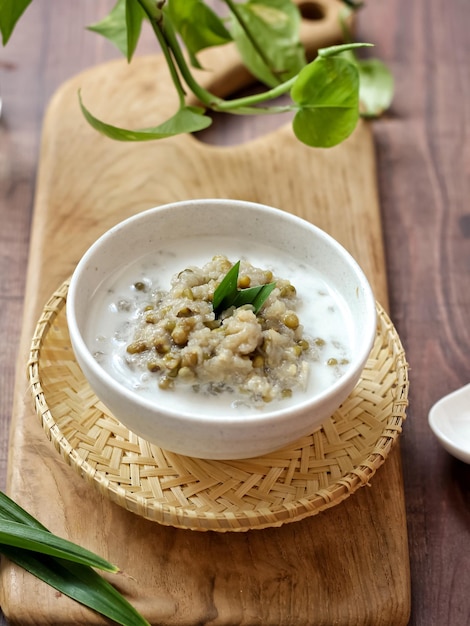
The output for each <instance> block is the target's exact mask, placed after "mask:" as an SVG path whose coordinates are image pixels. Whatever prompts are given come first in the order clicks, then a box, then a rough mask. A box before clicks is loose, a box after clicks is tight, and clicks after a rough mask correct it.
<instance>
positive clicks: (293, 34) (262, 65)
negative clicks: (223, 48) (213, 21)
mask: <svg viewBox="0 0 470 626" xmlns="http://www.w3.org/2000/svg"><path fill="white" fill-rule="evenodd" d="M236 7H237V13H239V15H240V17H241V19H242V20H243V23H244V25H245V26H246V29H247V30H248V31H249V33H251V35H252V36H253V38H255V39H256V40H257V42H258V48H259V49H261V51H262V56H263V57H264V58H262V57H261V56H260V53H259V52H260V50H259V49H258V50H256V49H255V48H254V46H253V43H252V41H251V39H250V37H249V36H247V32H246V30H245V28H244V27H243V24H240V22H239V21H238V20H237V19H235V18H233V19H232V27H231V32H232V35H233V38H234V40H235V42H236V44H237V47H238V50H239V52H240V54H241V57H242V59H243V62H244V64H245V65H246V66H247V68H248V69H249V70H250V71H251V72H252V74H253V75H254V76H256V78H258V79H259V80H260V81H261V82H263V83H264V84H266V85H269V86H270V87H274V86H276V85H277V84H279V83H281V82H284V81H286V80H288V79H289V78H292V77H293V76H295V75H296V74H297V73H298V72H299V71H300V70H301V69H302V68H303V67H304V66H305V65H306V58H305V50H304V47H303V45H302V44H301V42H300V38H299V25H300V19H301V17H300V12H299V10H298V8H297V6H296V5H295V4H294V3H293V2H292V0H248V2H246V3H244V4H237V5H236ZM266 62H267V64H268V65H267V64H266Z"/></svg>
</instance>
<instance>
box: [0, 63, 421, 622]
mask: <svg viewBox="0 0 470 626" xmlns="http://www.w3.org/2000/svg"><path fill="white" fill-rule="evenodd" d="M219 56H220V55H219ZM212 58H213V57H212ZM208 59H210V57H208ZM217 68H218V69H217V72H216V76H215V79H214V84H217V85H219V87H218V88H220V89H225V90H228V89H231V88H233V87H234V86H237V87H238V86H240V85H241V84H243V80H245V78H246V76H245V77H244V75H243V72H241V71H239V69H238V68H237V65H236V63H235V61H234V58H233V57H232V56H231V55H230V54H229V55H227V56H224V58H223V59H220V58H219V59H217ZM79 88H81V89H82V94H83V98H84V101H85V103H86V104H87V106H89V108H90V109H91V110H92V111H93V113H94V114H95V115H97V116H98V117H102V118H104V119H106V121H108V122H110V123H114V124H116V125H123V126H129V127H146V126H151V125H156V124H157V123H159V122H160V121H162V120H163V119H164V118H165V117H167V116H168V115H169V114H170V113H171V112H172V111H174V110H175V105H176V103H175V97H174V94H173V90H172V88H171V87H170V83H169V79H168V77H167V74H166V69H165V67H164V64H163V60H162V58H160V57H155V58H142V59H139V60H137V61H136V62H135V63H133V64H132V65H131V66H128V65H127V64H126V63H125V62H120V61H119V62H114V63H109V64H106V65H103V66H98V67H95V68H93V69H90V70H88V71H86V72H85V73H83V74H81V75H79V76H77V77H75V78H73V79H72V80H70V81H69V82H68V83H66V84H65V85H63V86H62V87H61V88H60V89H59V91H58V92H57V94H56V95H55V97H54V98H53V100H52V102H51V104H50V107H49V109H48V113H47V116H46V119H45V123H44V132H43V142H42V151H41V157H40V168H39V175H38V184H37V193H36V203H35V215H34V224H33V230H32V240H31V252H30V264H29V270H28V282H27V292H26V306H25V314H24V324H23V333H22V342H21V349H20V355H19V362H18V375H17V383H16V390H15V405H14V411H13V422H12V434H11V448H10V457H9V478H8V491H9V493H10V495H11V496H12V497H13V498H14V499H15V500H17V501H18V502H19V503H20V504H21V505H22V506H24V507H25V508H26V509H27V510H29V511H30V512H31V513H32V514H33V515H35V516H36V517H38V518H39V519H40V520H41V521H42V522H43V523H44V524H45V525H46V526H47V527H48V528H49V529H50V530H52V531H53V532H55V533H57V534H59V535H61V536H64V537H67V538H69V539H71V540H73V541H75V542H77V543H79V544H81V545H83V546H86V547H88V548H90V549H91V550H94V551H96V552H98V553H100V554H102V555H103V556H104V557H106V558H108V559H109V560H111V561H112V562H114V563H117V564H118V565H119V566H120V567H121V568H122V569H123V570H124V571H125V573H126V574H125V575H124V576H120V577H118V582H117V584H118V585H119V588H120V590H121V591H123V592H124V593H125V594H126V595H127V596H128V597H129V599H130V600H131V601H132V602H133V604H134V605H135V606H136V608H137V609H139V610H140V611H141V612H142V613H143V614H144V615H145V616H146V617H147V618H148V619H149V621H150V622H151V623H153V624H165V625H166V624H168V625H180V624H181V625H182V624H184V625H192V624H194V625H196V624H197V625H199V624H211V625H214V626H216V625H222V624H224V625H230V626H233V625H234V624H243V625H248V624H262V625H263V626H270V625H272V626H280V625H282V626H288V625H292V626H301V625H307V624H309V625H312V626H320V625H327V626H331V625H333V624H336V625H343V626H352V625H354V626H361V625H366V624H368V625H374V626H380V625H393V626H400V625H405V624H406V623H407V622H408V617H409V610H410V592H409V564H408V548H407V534H406V520H405V509H404V499H403V485H402V473H401V465H400V455H399V450H398V448H395V450H394V451H393V452H392V454H391V455H390V456H389V458H388V459H387V461H386V463H385V464H384V466H383V467H382V468H380V470H379V471H378V472H377V474H376V476H375V477H374V479H373V481H372V485H371V487H370V488H365V489H360V490H359V491H358V492H357V493H356V494H355V495H353V496H351V497H350V498H349V499H347V500H346V501H345V502H343V503H342V504H340V505H338V506H335V507H334V508H332V509H330V510H328V511H325V512H323V513H321V514H319V515H317V516H315V517H311V518H308V519H305V520H303V521H301V522H297V523H292V524H287V525H285V526H283V527H281V528H277V529H267V530H257V531H249V532H246V533H241V534H233V533H232V534H231V533H229V534H217V533H212V532H207V533H198V532H193V531H185V530H177V529H173V528H168V527H163V526H159V525H158V524H155V523H152V522H149V521H146V520H144V519H141V518H140V517H137V516H136V515H133V514H132V513H130V512H127V511H125V510H124V509H121V508H120V507H119V506H117V505H116V504H113V503H111V502H110V501H109V500H108V499H106V498H105V497H103V496H102V495H100V494H99V493H98V492H97V491H96V490H95V488H94V487H93V486H92V485H89V484H87V483H86V482H85V481H84V480H83V479H82V478H80V477H79V476H78V475H77V474H76V473H75V472H74V471H73V470H72V469H71V468H70V467H69V466H67V465H66V463H65V462H64V461H63V460H62V459H61V457H60V456H59V455H58V453H57V452H56V451H55V449H54V447H53V446H52V444H51V443H50V442H49V441H48V440H47V438H46V436H45V435H44V433H43V431H42V430H41V427H40V424H39V419H38V418H37V416H36V414H35V411H34V409H33V407H32V403H31V400H30V396H29V391H28V389H27V380H26V374H25V370H26V358H27V354H28V351H29V347H30V342H31V337H32V335H33V330H34V327H35V325H36V321H37V319H38V317H39V314H40V312H41V310H42V309H43V306H44V304H45V302H46V301H47V299H48V298H49V296H50V294H51V293H52V292H53V291H54V290H55V289H56V288H57V287H58V286H59V285H60V284H61V283H62V281H63V280H64V279H65V278H67V277H68V276H69V275H70V274H71V273H72V271H73V269H74V267H75V265H76V263H77V261H78V259H79V258H80V256H81V255H82V254H83V252H84V251H85V249H86V248H87V247H88V246H89V245H90V244H91V243H92V242H93V241H94V240H95V239H96V238H97V237H98V236H99V235H100V234H102V233H103V232H104V231H105V230H106V229H108V228H109V227H110V226H112V225H113V224H115V223H117V222H118V221H120V220H122V219H123V218H125V217H127V216H129V215H131V214H133V213H135V212H137V211H141V210H144V209H147V208H150V207H152V206H156V205H158V204H162V203H165V202H169V201H174V200H181V199H186V198H194V197H232V198H242V199H246V200H252V201H259V202H263V203H266V204H270V205H273V206H276V207H278V208H280V209H283V210H286V211H291V212H293V213H295V214H297V215H299V216H301V217H304V218H306V219H309V220H311V221H312V222H314V223H315V224H317V225H318V226H320V227H321V228H323V229H325V230H326V231H328V232H329V233H331V234H332V235H333V236H334V237H336V238H337V239H338V240H339V241H340V242H341V243H343V245H344V246H345V247H346V248H348V249H349V251H350V252H351V253H352V254H353V255H354V256H355V257H356V259H357V260H358V261H359V263H360V264H361V265H362V267H363V269H364V271H365V272H366V274H367V275H368V277H369V279H370V281H371V283H372V285H373V287H374V289H375V293H376V297H377V299H378V300H379V301H380V302H381V303H382V304H383V305H384V306H385V307H386V306H387V286H386V271H385V261H384V252H383V245H382V233H381V220H380V210H379V203H378V197H377V188H376V176H375V160H374V148H373V141H372V136H371V130H370V128H369V127H368V126H366V125H365V124H360V125H359V127H358V129H357V131H356V132H355V133H354V135H353V136H352V137H351V138H350V139H349V140H348V141H347V142H345V143H344V144H342V145H341V146H338V147H336V148H333V149H330V150H325V151H324V150H313V149H309V148H307V147H305V146H303V145H301V144H300V143H299V142H298V141H297V140H295V139H294V137H293V135H292V133H291V130H290V128H289V127H288V126H286V127H282V128H280V129H278V130H276V131H274V132H272V133H270V134H268V135H266V136H264V137H261V138H259V139H256V140H254V141H252V142H249V143H244V144H240V145H236V146H230V147H217V146H213V145H208V144H206V143H202V142H201V141H199V140H198V139H196V138H195V137H190V136H183V137H178V138H174V139H171V140H166V141H162V142H157V143H154V142H150V143H146V144H139V145H137V144H121V143H115V142H112V141H111V140H108V139H106V138H104V137H102V136H100V135H98V134H97V133H95V132H94V131H93V130H92V129H91V128H90V127H88V126H87V124H86V123H85V122H84V120H83V118H82V116H81V114H80V112H79V108H78V102H77V90H78V89H79ZM113 580H115V579H114V578H113ZM1 584H2V600H1V602H2V608H3V610H4V612H5V614H6V615H7V618H8V619H9V620H10V622H11V623H12V624H21V625H22V626H27V625H28V624H36V625H54V626H59V625H60V626H66V625H68V624H101V623H104V621H103V620H101V618H100V617H98V616H96V615H94V614H93V613H91V612H90V611H88V610H87V609H84V608H82V607H81V606H79V605H78V604H76V603H74V602H72V601H71V600H69V599H68V598H66V597H64V596H61V595H60V594H58V593H57V592H55V591H54V590H52V589H51V588H49V587H47V586H46V585H44V584H43V583H41V582H40V581H38V580H36V579H35V578H33V577H31V576H30V575H28V574H26V573H25V572H23V571H22V570H20V569H18V568H16V567H15V566H12V565H10V564H9V563H7V562H4V563H3V566H2V570H1Z"/></svg>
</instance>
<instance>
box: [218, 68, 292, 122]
mask: <svg viewBox="0 0 470 626" xmlns="http://www.w3.org/2000/svg"><path fill="white" fill-rule="evenodd" d="M296 79H297V76H293V77H292V78H289V80H286V81H285V82H284V83H282V84H281V85H277V86H276V87H273V88H272V89H269V90H268V91H263V93H259V94H253V95H252V96H244V97H243V98H235V99H234V100H221V101H219V102H218V103H217V109H216V110H217V111H230V112H231V113H239V112H240V111H239V110H238V111H237V110H235V109H241V108H242V107H252V106H253V105H255V104H260V103H263V102H266V101H268V100H274V98H277V97H279V96H282V95H283V94H285V93H286V92H287V91H289V89H290V88H291V87H292V86H293V84H294V83H295V81H296ZM290 109H292V107H291V106H288V105H286V106H280V107H269V112H273V113H282V112H284V111H286V110H290ZM257 110H258V111H259V109H256V108H254V109H250V113H252V112H256V111H257ZM261 112H263V111H261ZM266 112H267V111H266Z"/></svg>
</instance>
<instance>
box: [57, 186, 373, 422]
mask: <svg viewBox="0 0 470 626" xmlns="http://www.w3.org/2000/svg"><path fill="white" fill-rule="evenodd" d="M197 204H203V205H204V206H209V207H217V208H218V209H220V207H221V206H225V207H231V208H233V207H234V206H236V205H238V206H244V207H246V208H248V209H252V210H255V211H261V212H263V213H264V214H267V215H271V216H272V217H277V218H279V217H280V216H282V218H283V219H285V220H287V221H289V222H294V223H296V224H297V225H299V226H302V227H303V228H308V229H310V230H311V231H312V232H314V233H315V235H316V236H319V237H320V238H322V239H323V240H324V241H326V242H327V244H328V245H329V246H331V247H332V248H333V249H334V250H335V252H337V253H339V254H340V256H342V257H343V258H344V259H345V260H346V261H347V262H348V264H349V265H350V266H351V268H352V269H353V271H354V273H355V275H356V276H357V278H358V288H359V287H360V288H361V289H362V292H363V294H364V296H363V297H364V302H365V309H364V310H365V311H366V313H367V316H368V318H369V319H366V323H365V324H364V329H365V338H366V339H367V341H363V342H362V343H361V344H360V345H358V346H357V350H356V351H355V354H354V356H353V359H352V361H351V363H350V366H349V367H348V369H347V370H346V372H345V373H344V374H343V375H342V376H341V377H340V378H338V380H337V381H335V382H334V383H333V384H332V385H330V386H329V387H327V388H326V389H324V390H321V391H319V392H318V393H316V394H314V395H313V396H311V397H308V398H306V399H303V400H301V401H299V402H298V403H291V404H289V405H288V406H286V407H284V408H278V409H274V410H263V411H260V412H259V413H253V414H247V415H243V416H240V415H238V416H237V415H234V416H230V415H227V414H224V415H223V417H220V416H219V415H218V414H213V415H211V414H206V415H202V414H196V413H191V412H188V411H184V410H181V409H176V410H175V409H172V408H171V406H168V405H167V404H165V405H160V404H158V405H156V404H155V402H152V400H150V399H148V398H146V397H142V396H139V395H138V394H137V393H135V392H134V391H133V390H132V389H129V388H127V387H125V386H124V385H123V384H122V383H120V382H119V381H118V380H116V379H115V378H114V377H113V376H112V375H111V374H109V373H108V372H107V371H106V370H105V369H104V368H103V367H102V366H101V365H100V364H99V363H98V362H97V361H96V359H95V358H94V357H93V355H92V353H91V351H90V349H89V348H88V346H87V344H86V342H85V340H84V338H83V335H82V332H81V331H80V328H79V324H78V321H77V318H76V315H75V306H76V300H77V296H78V293H77V284H78V283H79V280H80V277H81V274H82V271H83V270H84V269H85V268H86V266H87V264H88V263H89V261H90V259H92V258H93V256H94V254H95V252H96V251H97V250H99V249H100V248H101V246H102V245H103V244H104V243H105V242H106V241H108V240H110V239H112V238H113V236H114V235H115V234H116V233H117V232H119V231H121V230H123V229H126V228H127V227H128V226H129V225H131V224H133V223H135V222H138V221H140V220H142V219H146V218H148V217H149V216H151V215H152V214H160V213H163V212H165V211H170V210H171V211H174V210H177V209H178V208H184V207H188V206H190V205H197ZM66 317H67V325H68V328H69V333H70V338H71V342H72V347H73V349H74V351H75V352H77V351H78V352H79V356H78V357H77V360H78V359H79V358H80V360H83V361H84V362H85V364H86V366H87V367H88V368H90V370H91V371H92V372H93V375H94V376H96V377H97V378H98V379H99V380H100V381H101V382H103V383H105V384H106V385H107V387H108V388H110V390H111V391H112V392H113V393H115V394H117V395H118V396H121V397H124V398H125V399H126V400H127V401H128V402H132V403H134V404H135V405H136V406H139V407H141V408H142V409H143V410H146V411H152V412H157V413H158V412H159V413H161V414H165V415H166V416H168V417H171V418H174V419H175V420H184V421H191V422H192V423H193V424H195V425H197V424H198V423H201V424H203V423H204V424H207V423H208V422H213V423H214V424H215V423H218V422H220V421H221V420H222V421H223V423H224V425H225V426H226V427H229V428H230V426H234V425H239V424H241V423H243V424H244V425H248V424H250V425H255V424H263V423H264V422H268V421H269V422H277V421H282V420H284V419H285V418H286V416H293V415H294V414H295V413H297V412H299V411H304V410H306V409H308V408H309V407H312V408H313V407H315V405H317V404H322V403H323V402H326V401H327V400H328V399H329V398H330V397H331V396H334V395H336V394H337V393H338V392H340V391H341V390H343V389H345V388H350V386H351V385H352V384H353V381H354V380H355V379H357V377H358V376H359V375H360V372H361V371H362V369H363V367H364V364H365V362H366V360H367V357H368V355H369V354H370V351H371V349H372V346H373V343H374V339H375V335H376V327H377V310H376V301H375V297H374V295H373V291H372V288H371V286H370V283H369V281H368V279H367V277H366V276H365V274H364V272H363V270H362V268H361V267H360V266H359V264H358V262H357V261H356V260H355V259H354V257H353V256H352V255H351V253H350V252H349V251H348V250H346V248H344V246H342V245H341V244H340V243H339V242H338V241H337V240H336V239H334V237H332V236H331V235H329V234H328V233H327V232H326V231H324V230H323V229H321V228H319V227H318V226H316V225H315V224H313V223H312V222H309V221H307V220H305V219H303V218H301V217H299V216H297V215H295V214H293V213H289V212H288V211H284V210H282V209H278V208H275V207H272V206H269V205H265V204H262V203H258V202H252V201H246V200H239V199H227V198H197V199H191V200H179V201H176V202H170V203H166V204H162V205H158V206H155V207H152V208H149V209H145V210H143V211H140V212H138V213H135V214H134V215H131V216H130V217H128V218H125V219H124V220H121V221H120V222H118V223H117V224H115V225H114V226H112V227H111V228H109V229H108V230H106V231H105V232H104V233H103V234H102V235H100V237H98V239H96V240H95V241H94V242H93V243H92V244H91V246H89V247H88V249H87V250H86V251H85V253H84V254H83V256H82V257H81V259H80V260H79V262H78V264H77V265H76V267H75V270H74V272H73V274H72V276H71V279H70V284H69V289H68V294H67V302H66ZM367 329H368V330H367Z"/></svg>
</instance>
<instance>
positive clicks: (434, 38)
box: [0, 0, 470, 626]
mask: <svg viewBox="0 0 470 626" xmlns="http://www.w3.org/2000/svg"><path fill="white" fill-rule="evenodd" d="M113 4H114V3H113V2H112V1H110V0H99V1H97V0H80V1H79V2H73V1H72V0H65V1H63V2H60V3H59V2H50V1H48V0H35V2H33V5H32V6H31V7H30V8H29V9H28V10H27V12H26V14H25V16H24V18H23V20H22V21H21V23H20V25H19V27H18V28H17V31H16V32H15V34H14V35H13V37H12V40H11V42H10V43H9V45H8V46H7V48H6V49H3V50H1V52H0V94H1V96H2V99H3V111H2V117H1V120H0V224H1V228H0V276H1V281H2V290H1V295H0V334H1V335H0V337H1V338H0V346H1V352H0V488H2V489H3V488H4V487H5V481H6V471H7V457H8V432H9V421H10V414H11V405H12V397H13V385H14V377H15V359H16V356H17V350H18V341H19V333H20V326H21V319H22V311H23V306H24V304H25V305H26V306H27V303H24V301H23V294H24V287H25V274H26V268H27V262H28V244H29V232H30V224H31V214H32V208H33V200H34V189H35V179H36V172H37V165H38V150H39V141H40V133H41V125H42V118H43V114H44V111H45V108H46V106H47V104H48V101H49V99H50V97H51V95H52V94H53V92H54V91H55V90H56V88H57V87H58V86H59V85H60V84H61V83H63V81H65V80H66V79H67V78H69V77H71V76H73V75H74V74H76V73H77V72H79V71H80V70H82V69H84V68H87V67H90V66H92V65H94V64H96V63H100V62H103V61H105V60H108V59H110V58H113V57H117V56H118V53H117V52H116V51H115V50H114V49H113V47H112V46H111V45H110V44H108V43H107V42H105V41H104V40H103V39H101V38H99V37H97V36H96V35H94V34H93V33H90V32H88V31H86V30H85V29H84V25H87V24H90V23H92V22H94V21H97V20H98V19H99V18H100V17H102V16H103V15H105V14H106V13H107V11H108V10H109V8H110V7H111V6H112V5H113ZM306 4H310V3H306ZM469 25H470V3H469V2H466V1H465V0H451V1H449V2H447V3H443V2H440V1H439V0H415V2H413V3H410V2H400V1H399V0H375V1H374V2H372V1H371V2H370V3H369V4H368V5H367V6H366V8H365V9H364V10H363V11H362V13H361V15H360V17H359V23H358V38H359V39H361V40H365V41H373V42H375V44H376V48H375V51H374V53H375V54H377V55H378V56H380V57H381V58H382V59H383V60H385V61H386V62H387V63H388V64H389V66H390V67H391V69H392V70H393V73H394V75H395V79H396V97H395V100H394V104H393V107H392V109H391V111H390V112H389V113H388V114H387V115H386V117H384V118H383V119H381V120H379V121H375V122H373V128H374V135H375V141H376V149H377V163H378V179H379V190H380V199H381V207H382V211H383V228H384V238H385V245H386V255H387V267H388V279H389V292H390V312H391V317H392V319H393V321H394V323H395V325H396V327H397V329H398V331H399V333H400V336H401V338H402V341H403V343H404V345H405V348H406V351H407V356H408V361H409V363H410V366H411V372H410V378H411V389H410V408H409V412H408V420H407V423H406V425H405V429H404V434H403V436H402V438H401V453H402V459H403V472H404V484H405V495H406V505H407V519H408V532H409V549H410V561H411V578H412V616H411V621H410V625H414V626H417V625H420V626H421V625H422V626H431V625H436V626H461V625H462V626H463V625H468V624H470V593H469V591H468V589H469V585H470V541H469V538H470V467H469V466H468V465H465V464H463V463H461V462H459V461H457V460H455V459H453V458H452V457H450V456H449V455H448V454H447V453H446V452H444V451H443V450H442V448H441V447H440V446H439V445H438V443H437V441H436V440H435V438H434V436H433V435H432V433H431V431H430V430H429V427H428V423H427V415H428V411H429V409H430V407H431V406H432V404H433V403H434V402H435V401H436V400H437V399H438V398H440V397H441V396H442V395H444V394H446V393H448V392H450V391H452V390H454V389H456V388H458V387H460V386H462V385H464V384H466V383H468V382H469V381H470V208H469V205H468V198H469V197H470V188H469V187H470V185H469V182H470V148H469V146H470V136H469V135H470V105H469V101H470V74H469V70H468V60H469V59H470V37H469V36H468V26H469ZM153 51H155V47H154V43H153V40H152V38H151V36H150V35H149V34H148V35H146V36H144V38H143V41H142V44H141V46H140V48H139V53H149V52H153ZM240 123H241V124H243V133H244V135H245V136H246V137H250V136H253V135H254V134H256V133H259V132H262V130H263V128H262V125H260V122H259V120H258V121H257V122H256V124H254V123H252V122H250V120H245V121H242V122H240ZM267 123H268V124H272V123H273V122H267ZM237 132H239V129H238V130H237ZM209 139H210V140H211V141H218V142H220V143H227V142H230V140H231V132H230V130H228V131H227V129H225V130H224V132H223V133H222V132H220V127H219V129H217V127H216V130H215V131H214V132H212V133H211V135H210V137H209ZM351 166H352V167H353V166H354V164H352V165H351ZM3 624H6V621H5V620H4V619H2V618H1V617H0V626H1V625H3ZM351 626H354V625H351Z"/></svg>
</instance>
